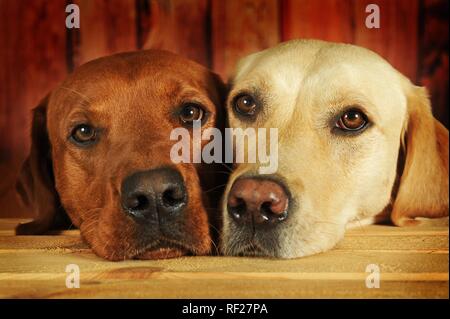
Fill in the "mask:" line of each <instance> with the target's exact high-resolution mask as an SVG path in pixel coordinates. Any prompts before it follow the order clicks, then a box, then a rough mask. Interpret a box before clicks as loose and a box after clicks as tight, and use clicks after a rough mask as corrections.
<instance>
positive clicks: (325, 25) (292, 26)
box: [282, 0, 353, 43]
mask: <svg viewBox="0 0 450 319" xmlns="http://www.w3.org/2000/svg"><path fill="white" fill-rule="evenodd" d="M352 15H353V1H349V0H344V1H342V0H324V1H315V0H283V1H282V16H283V20H282V38H283V41H286V40H291V39H295V38H313V39H321V40H325V41H334V42H346V43H351V42H352V41H353V28H352V23H353V21H352V19H353V16H352Z"/></svg>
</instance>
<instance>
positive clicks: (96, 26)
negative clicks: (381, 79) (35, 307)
mask: <svg viewBox="0 0 450 319" xmlns="http://www.w3.org/2000/svg"><path fill="white" fill-rule="evenodd" d="M73 1H74V2H75V3H76V4H78V5H79V7H80V13H81V29H80V30H74V29H72V30H67V29H66V28H65V23H64V22H65V17H66V15H67V14H66V12H65V6H66V5H67V4H68V3H70V1H67V0H55V1H45V0H33V1H26V0H17V1H16V0H0V81H1V82H0V83H1V85H0V176H1V177H2V179H0V207H1V208H2V209H1V211H0V216H30V215H29V214H26V213H25V214H22V213H18V212H19V210H18V208H17V204H16V203H15V200H14V199H12V198H13V197H14V196H13V195H14V194H13V192H12V186H13V184H14V177H15V174H16V172H17V168H18V167H19V165H20V163H21V161H22V160H23V158H24V157H25V155H26V153H27V151H28V148H29V144H30V142H29V127H30V110H31V108H32V107H33V106H35V105H36V104H37V103H38V101H39V100H40V99H41V98H42V97H43V96H44V95H45V94H46V93H47V92H49V91H50V90H51V89H52V88H53V87H54V86H55V85H56V84H57V83H58V82H59V81H61V80H62V79H63V78H64V76H65V75H66V74H67V72H70V71H72V70H73V68H74V67H76V66H78V65H80V64H82V63H84V62H86V61H89V60H91V59H94V58H97V57H99V56H104V55H108V54H112V53H115V52H120V51H129V50H135V49H141V48H161V49H167V50H171V51H174V52H177V53H179V54H182V55H184V56H186V57H188V58H191V59H193V60H195V61H197V62H200V63H201V64H203V65H205V66H209V67H212V68H213V70H214V71H216V72H217V73H219V74H220V75H221V76H222V77H223V78H224V79H225V80H226V79H227V78H228V77H229V76H230V75H231V73H232V72H233V69H234V67H235V64H236V62H237V61H238V60H239V59H240V58H241V57H243V56H245V55H247V54H249V53H252V52H255V51H259V50H262V49H265V48H267V47H270V46H273V45H276V44H277V43H278V42H280V41H282V40H289V39H293V38H297V37H303V38H320V39H324V40H331V41H340V42H350V43H355V44H357V45H361V46H365V47H367V48H369V49H372V50H374V51H376V52H378V53H379V54H380V55H382V56H383V57H385V58H386V59H387V60H388V61H389V62H390V63H392V64H393V65H394V66H395V67H396V68H398V69H399V70H400V71H401V72H403V73H404V74H405V75H406V76H408V77H410V78H411V80H413V82H415V83H417V84H419V85H425V86H427V88H428V89H429V91H430V94H431V99H432V105H433V112H434V114H435V115H436V117H437V118H438V119H440V120H441V121H442V122H443V123H444V124H446V125H447V126H448V124H449V123H448V99H449V96H448V63H449V62H448V6H449V2H448V1H447V0H395V1H390V0H376V1H370V0H342V1H338V0H323V1H315V0H242V1H241V0H227V1H223V0H73ZM369 3H376V4H378V5H379V6H380V9H381V28H380V29H367V28H366V26H365V19H366V17H367V15H368V13H366V12H365V8H366V5H368V4H369Z"/></svg>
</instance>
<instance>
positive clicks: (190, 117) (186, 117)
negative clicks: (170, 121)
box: [180, 103, 204, 124]
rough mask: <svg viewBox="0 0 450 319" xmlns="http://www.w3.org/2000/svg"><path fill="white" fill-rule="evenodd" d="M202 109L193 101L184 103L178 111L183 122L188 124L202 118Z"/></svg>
mask: <svg viewBox="0 0 450 319" xmlns="http://www.w3.org/2000/svg"><path fill="white" fill-rule="evenodd" d="M203 115H204V111H203V109H202V108H201V107H200V106H198V105H196V104H193V103H190V104H186V105H185V106H184V107H183V109H182V110H181V112H180V120H181V122H182V123H183V124H190V123H192V122H194V121H201V120H202V119H203Z"/></svg>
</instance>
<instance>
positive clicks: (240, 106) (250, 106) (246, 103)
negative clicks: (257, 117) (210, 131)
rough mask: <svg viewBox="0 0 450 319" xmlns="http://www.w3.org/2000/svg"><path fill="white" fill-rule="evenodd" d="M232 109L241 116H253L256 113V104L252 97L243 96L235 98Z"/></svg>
mask: <svg viewBox="0 0 450 319" xmlns="http://www.w3.org/2000/svg"><path fill="white" fill-rule="evenodd" d="M234 109H235V110H236V112H238V113H240V114H242V115H254V114H255V112H256V102H255V100H254V99H253V97H251V96H250V95H247V94H244V95H241V96H239V97H237V98H236V100H235V102H234Z"/></svg>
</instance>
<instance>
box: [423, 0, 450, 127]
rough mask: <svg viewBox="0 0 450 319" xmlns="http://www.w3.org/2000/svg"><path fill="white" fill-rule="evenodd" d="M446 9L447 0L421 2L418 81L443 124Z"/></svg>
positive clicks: (446, 120)
mask: <svg viewBox="0 0 450 319" xmlns="http://www.w3.org/2000/svg"><path fill="white" fill-rule="evenodd" d="M448 10H449V1H443V0H425V1H422V2H421V7H420V11H421V17H422V18H421V19H420V24H421V25H420V33H419V39H420V50H419V57H420V59H419V61H418V62H419V83H420V84H421V85H425V86H426V87H427V88H428V90H429V92H430V97H431V102H432V105H433V113H434V115H435V116H436V117H437V118H438V119H440V120H441V121H442V122H443V123H444V124H445V125H446V126H447V127H448V124H449V118H448V116H449V114H448V108H449V105H448V100H449V96H448V87H449V82H448V74H449V67H448V64H449V62H448V60H449V58H448V36H449V34H448Z"/></svg>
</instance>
